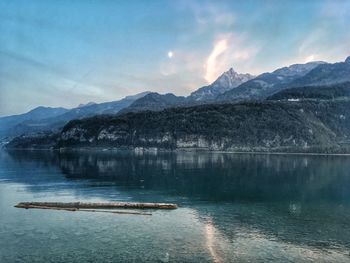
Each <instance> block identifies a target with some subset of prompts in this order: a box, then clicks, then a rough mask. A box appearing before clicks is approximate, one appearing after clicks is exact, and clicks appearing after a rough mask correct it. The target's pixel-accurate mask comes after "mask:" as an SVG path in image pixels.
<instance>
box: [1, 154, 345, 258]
mask: <svg viewBox="0 0 350 263" xmlns="http://www.w3.org/2000/svg"><path fill="white" fill-rule="evenodd" d="M349 186H350V157H347V156H292V155H286V156H283V155H250V154H219V153H193V152H192V153H190V152H183V153H158V154H155V153H147V154H135V153H128V152H119V153H117V152H79V153H64V154H62V153H61V154H58V153H50V152H40V151H38V152H28V151H27V152H26V151H22V152H21V151H14V152H0V237H1V238H0V262H270V261H274V262H350V250H349V248H350V188H349ZM21 201H61V202H64V201H141V202H143V201H145V202H146V201H147V202H173V203H177V204H178V205H179V206H180V207H179V209H177V210H172V211H151V212H152V216H138V215H112V214H103V213H85V212H68V211H47V210H32V209H30V210H25V209H16V208H14V207H13V206H14V205H15V204H16V203H18V202H21Z"/></svg>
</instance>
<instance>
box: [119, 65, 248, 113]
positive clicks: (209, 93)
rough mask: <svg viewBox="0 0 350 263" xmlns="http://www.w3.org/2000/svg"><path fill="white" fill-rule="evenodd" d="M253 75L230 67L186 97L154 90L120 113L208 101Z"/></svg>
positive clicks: (198, 103) (191, 104) (185, 105)
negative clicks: (238, 71)
mask: <svg viewBox="0 0 350 263" xmlns="http://www.w3.org/2000/svg"><path fill="white" fill-rule="evenodd" d="M253 77H254V76H252V75H250V74H239V73H237V72H235V71H234V70H233V69H232V68H231V69H229V70H228V71H226V72H224V73H223V74H222V75H221V76H220V77H219V78H218V79H216V80H215V81H214V82H213V83H212V84H210V85H208V86H205V87H202V88H199V89H198V90H196V91H194V92H192V93H191V95H189V96H188V97H182V96H176V95H174V94H172V93H167V94H159V93H156V92H154V93H150V94H148V95H146V96H144V97H142V98H140V99H138V100H136V101H135V102H134V103H132V104H131V105H130V106H129V107H127V108H125V109H123V110H122V111H121V112H120V114H122V113H126V112H137V111H144V110H152V111H159V110H163V109H165V108H172V107H189V106H194V105H200V104H205V103H210V102H213V101H214V99H215V98H216V97H217V95H219V94H222V93H224V92H225V91H228V90H230V89H233V88H235V87H237V86H238V85H240V84H241V83H244V82H245V81H248V80H249V79H252V78H253Z"/></svg>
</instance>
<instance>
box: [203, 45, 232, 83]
mask: <svg viewBox="0 0 350 263" xmlns="http://www.w3.org/2000/svg"><path fill="white" fill-rule="evenodd" d="M227 48H228V43H227V39H221V40H219V41H217V42H216V43H215V44H214V48H213V50H212V51H211V53H210V55H209V57H208V59H207V61H206V64H205V68H206V70H205V76H204V78H205V80H206V81H207V82H208V83H210V82H213V81H214V80H215V78H216V77H217V75H218V70H220V69H219V67H218V66H217V65H218V63H219V61H218V58H219V57H220V55H222V54H223V53H224V52H225V51H226V50H227Z"/></svg>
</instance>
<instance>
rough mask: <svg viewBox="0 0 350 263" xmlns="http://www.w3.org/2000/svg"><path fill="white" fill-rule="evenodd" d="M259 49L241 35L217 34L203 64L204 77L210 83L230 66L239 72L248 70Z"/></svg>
mask: <svg viewBox="0 0 350 263" xmlns="http://www.w3.org/2000/svg"><path fill="white" fill-rule="evenodd" d="M259 50H260V48H259V47H258V46H256V45H254V44H251V42H250V41H249V40H248V39H246V38H245V37H244V36H243V35H238V34H233V33H231V34H226V35H221V36H219V37H218V38H217V39H216V40H215V41H214V44H213V48H212V50H211V51H210V53H209V55H208V57H207V59H206V62H205V64H204V68H205V74H204V79H205V80H206V81H207V83H211V82H213V81H214V80H215V79H216V78H217V77H218V76H219V75H220V74H222V73H223V72H225V71H227V70H228V69H229V68H231V67H233V68H234V69H235V70H236V71H239V72H241V73H243V72H247V70H248V71H250V70H249V69H251V65H252V64H253V63H254V57H255V55H256V54H257V53H258V51H259ZM250 73H251V72H250ZM254 73H255V72H253V74H254Z"/></svg>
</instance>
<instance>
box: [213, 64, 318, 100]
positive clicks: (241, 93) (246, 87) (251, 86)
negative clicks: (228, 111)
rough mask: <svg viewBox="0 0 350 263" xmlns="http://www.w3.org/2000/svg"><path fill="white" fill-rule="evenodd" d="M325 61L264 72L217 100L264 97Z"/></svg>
mask: <svg viewBox="0 0 350 263" xmlns="http://www.w3.org/2000/svg"><path fill="white" fill-rule="evenodd" d="M323 64H325V62H322V61H317V62H309V63H306V64H294V65H291V66H289V67H283V68H280V69H277V70H275V71H273V72H272V73H263V74H261V75H259V76H257V77H256V78H254V79H251V80H249V81H247V82H245V83H243V84H241V85H239V86H238V87H236V88H234V89H231V90H229V91H227V92H225V93H223V94H220V95H218V96H217V98H216V101H217V102H225V101H227V102H236V101H244V100H259V99H264V98H266V97H268V96H270V95H272V94H274V93H276V92H278V91H279V90H282V89H284V88H286V87H288V85H289V84H290V83H291V82H292V81H294V80H295V79H297V78H300V77H302V76H304V75H306V74H308V73H309V72H310V71H312V70H313V69H314V68H316V67H318V66H320V65H323Z"/></svg>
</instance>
